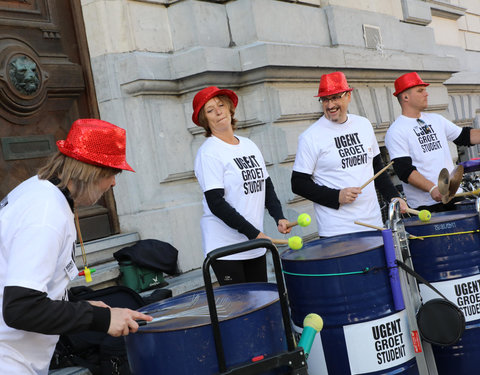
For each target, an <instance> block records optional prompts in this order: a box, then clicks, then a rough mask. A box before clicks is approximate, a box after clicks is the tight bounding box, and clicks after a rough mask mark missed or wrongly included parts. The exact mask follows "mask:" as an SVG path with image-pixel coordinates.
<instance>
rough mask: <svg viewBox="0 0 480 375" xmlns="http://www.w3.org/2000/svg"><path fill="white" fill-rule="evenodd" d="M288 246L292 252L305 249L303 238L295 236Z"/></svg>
mask: <svg viewBox="0 0 480 375" xmlns="http://www.w3.org/2000/svg"><path fill="white" fill-rule="evenodd" d="M288 246H289V247H290V249H292V250H300V249H301V248H302V247H303V240H302V237H299V236H293V237H290V238H289V239H288Z"/></svg>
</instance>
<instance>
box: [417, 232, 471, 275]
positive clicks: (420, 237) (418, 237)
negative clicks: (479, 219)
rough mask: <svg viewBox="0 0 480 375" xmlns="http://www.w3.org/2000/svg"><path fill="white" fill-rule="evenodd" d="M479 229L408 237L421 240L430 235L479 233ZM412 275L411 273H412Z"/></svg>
mask: <svg viewBox="0 0 480 375" xmlns="http://www.w3.org/2000/svg"><path fill="white" fill-rule="evenodd" d="M479 232H480V229H476V230H469V231H466V232H454V233H442V234H428V235H426V236H411V237H409V238H410V239H411V240H423V239H424V238H430V237H444V236H456V235H459V234H470V233H479ZM412 276H413V275H412Z"/></svg>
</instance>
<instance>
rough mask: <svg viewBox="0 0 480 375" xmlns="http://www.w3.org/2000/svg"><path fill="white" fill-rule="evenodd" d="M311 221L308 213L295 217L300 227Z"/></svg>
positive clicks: (306, 225)
mask: <svg viewBox="0 0 480 375" xmlns="http://www.w3.org/2000/svg"><path fill="white" fill-rule="evenodd" d="M311 222H312V218H311V217H310V215H309V214H300V215H299V216H298V219H297V223H298V225H300V226H301V227H308V226H309V225H310V223H311Z"/></svg>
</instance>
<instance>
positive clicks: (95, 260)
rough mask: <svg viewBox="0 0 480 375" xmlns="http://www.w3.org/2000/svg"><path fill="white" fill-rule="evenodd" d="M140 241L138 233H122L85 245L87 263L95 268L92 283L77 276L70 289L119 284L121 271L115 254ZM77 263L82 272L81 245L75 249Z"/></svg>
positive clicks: (100, 287)
mask: <svg viewBox="0 0 480 375" xmlns="http://www.w3.org/2000/svg"><path fill="white" fill-rule="evenodd" d="M139 240H140V235H139V234H138V233H122V234H117V235H114V236H110V237H106V238H101V239H98V240H93V241H89V242H85V243H84V248H85V253H86V256H87V263H88V266H89V267H90V268H95V270H96V271H95V272H94V273H93V274H92V282H90V283H87V282H86V281H85V277H83V276H77V277H76V278H75V279H73V280H72V281H71V282H70V284H69V286H68V287H69V288H72V287H75V286H87V287H89V288H92V289H102V288H106V287H109V286H113V285H118V284H117V279H118V277H119V276H120V269H119V267H118V263H117V261H116V260H115V259H114V258H113V253H115V252H116V251H118V250H120V249H123V248H124V247H127V246H132V245H133V244H135V243H136V242H138V241H139ZM75 263H76V265H77V267H78V269H79V271H81V270H82V269H83V267H84V264H83V259H82V250H81V246H80V244H77V247H76V249H75Z"/></svg>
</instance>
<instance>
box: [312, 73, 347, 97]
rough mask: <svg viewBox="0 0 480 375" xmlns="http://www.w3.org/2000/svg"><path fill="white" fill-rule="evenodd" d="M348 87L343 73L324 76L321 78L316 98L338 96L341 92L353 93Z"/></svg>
mask: <svg viewBox="0 0 480 375" xmlns="http://www.w3.org/2000/svg"><path fill="white" fill-rule="evenodd" d="M352 90H353V89H352V88H351V87H348V83H347V78H346V77H345V74H343V73H342V72H333V73H330V74H324V75H322V76H321V77H320V86H319V87H318V95H315V98H318V97H320V98H323V97H324V96H329V95H334V94H338V93H339V92H345V91H352Z"/></svg>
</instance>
